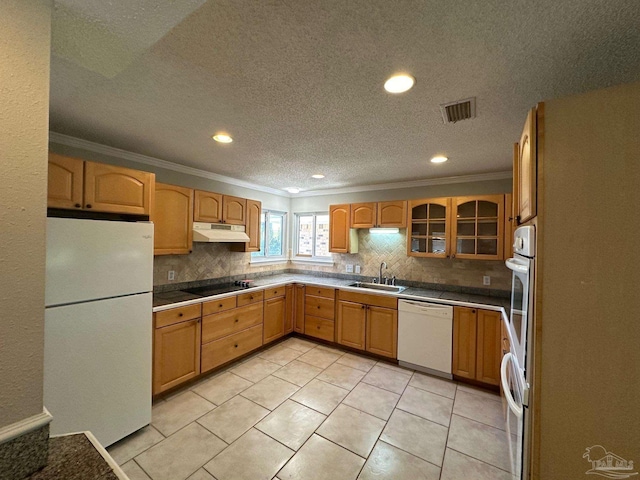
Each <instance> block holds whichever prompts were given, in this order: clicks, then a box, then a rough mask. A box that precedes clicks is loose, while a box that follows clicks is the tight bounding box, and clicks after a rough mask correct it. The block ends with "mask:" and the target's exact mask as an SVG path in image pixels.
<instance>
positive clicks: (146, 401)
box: [44, 218, 153, 446]
mask: <svg viewBox="0 0 640 480" xmlns="http://www.w3.org/2000/svg"><path fill="white" fill-rule="evenodd" d="M152 289H153V224H151V223H133V222H115V221H103V220H81V219H71V218H48V219H47V260H46V288H45V303H46V309H45V345H44V404H45V406H46V407H47V409H48V410H49V411H50V412H51V414H52V415H53V421H52V423H51V433H52V434H62V433H70V432H77V431H84V430H89V431H91V432H92V433H93V434H94V435H95V436H96V437H97V439H98V440H99V441H100V443H101V444H102V445H104V446H108V445H110V444H112V443H114V442H115V441H117V440H119V439H121V438H123V437H125V436H127V435H129V434H130V433H132V432H134V431H136V430H138V429H140V428H142V427H144V426H145V425H148V424H149V423H150V422H151V355H152V352H151V348H152V347H151V346H152V343H151V341H152V340H151V339H152V337H151V335H152V317H151V315H152V313H151V310H152V293H151V291H152Z"/></svg>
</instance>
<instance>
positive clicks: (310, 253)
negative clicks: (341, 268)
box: [296, 213, 331, 261]
mask: <svg viewBox="0 0 640 480" xmlns="http://www.w3.org/2000/svg"><path fill="white" fill-rule="evenodd" d="M296 256H297V257H307V258H308V259H311V260H313V259H317V260H320V261H327V260H328V259H330V258H331V254H330V253H329V214H328V213H299V214H296Z"/></svg>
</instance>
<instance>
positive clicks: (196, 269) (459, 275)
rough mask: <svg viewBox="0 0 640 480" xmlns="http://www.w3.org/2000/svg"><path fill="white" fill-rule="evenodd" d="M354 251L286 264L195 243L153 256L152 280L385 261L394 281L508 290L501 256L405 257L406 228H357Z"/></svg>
mask: <svg viewBox="0 0 640 480" xmlns="http://www.w3.org/2000/svg"><path fill="white" fill-rule="evenodd" d="M358 240H359V244H360V245H359V251H360V253H357V254H333V261H334V264H333V265H326V266H325V265H310V264H302V263H296V262H295V261H294V262H290V263H288V264H284V265H283V264H275V265H260V266H256V265H255V264H254V265H251V264H250V263H249V261H250V259H251V256H250V254H249V253H239V252H233V251H231V249H230V246H229V245H228V244H224V243H194V244H193V252H192V253H191V254H189V255H163V256H157V257H155V259H154V268H153V284H154V285H164V284H167V283H181V282H191V281H196V280H205V279H210V278H220V277H228V276H237V275H247V277H249V278H251V275H252V274H256V273H265V272H270V271H277V270H283V269H286V268H294V269H296V270H297V271H300V270H306V271H309V272H324V273H341V274H342V273H346V265H347V264H352V265H354V266H355V265H360V268H361V275H363V276H365V277H374V276H375V277H377V276H378V270H379V268H380V263H381V262H386V264H387V269H386V270H384V271H383V275H386V276H388V277H391V276H393V275H395V276H396V277H397V278H398V283H400V284H401V283H402V280H410V281H415V282H424V283H438V284H446V285H452V286H462V287H474V288H488V289H490V290H503V291H504V290H509V289H510V288H511V271H510V270H509V269H508V268H507V267H506V266H505V264H504V262H503V261H502V260H495V261H487V260H460V259H439V258H418V257H409V256H407V251H406V248H407V247H406V231H405V230H404V229H402V230H400V233H399V234H392V235H371V234H370V233H369V231H368V230H366V229H361V230H359V231H358ZM170 270H173V271H175V279H174V281H173V282H170V281H169V280H168V273H169V271H170ZM485 275H488V276H490V277H491V285H490V286H489V287H487V286H485V285H483V284H482V277H483V276H485Z"/></svg>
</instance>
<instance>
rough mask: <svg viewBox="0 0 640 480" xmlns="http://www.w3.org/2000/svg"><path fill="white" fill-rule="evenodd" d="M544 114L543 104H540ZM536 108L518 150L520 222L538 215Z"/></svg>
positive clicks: (526, 122) (523, 130) (527, 120)
mask: <svg viewBox="0 0 640 480" xmlns="http://www.w3.org/2000/svg"><path fill="white" fill-rule="evenodd" d="M539 108H540V113H541V114H542V105H540V106H539ZM536 116H537V112H536V109H535V108H534V109H532V110H531V111H530V112H529V114H528V115H527V119H526V120H525V122H524V128H523V129H522V135H521V136H520V142H519V144H518V145H519V150H518V152H519V153H518V172H517V173H518V202H517V205H518V211H517V215H518V223H519V224H521V223H524V222H526V221H527V220H529V219H530V218H533V217H535V216H536V188H537V186H536V159H537V151H536V134H537V132H536V120H537V118H536Z"/></svg>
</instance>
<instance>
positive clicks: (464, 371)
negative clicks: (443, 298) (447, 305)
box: [452, 307, 476, 380]
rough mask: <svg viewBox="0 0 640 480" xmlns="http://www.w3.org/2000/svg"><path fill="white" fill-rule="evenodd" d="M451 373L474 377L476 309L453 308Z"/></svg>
mask: <svg viewBox="0 0 640 480" xmlns="http://www.w3.org/2000/svg"><path fill="white" fill-rule="evenodd" d="M452 370H453V372H452V373H453V374H454V375H457V376H459V377H464V378H470V379H472V380H473V379H475V378H476V309H475V308H466V307H454V308H453V361H452Z"/></svg>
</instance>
